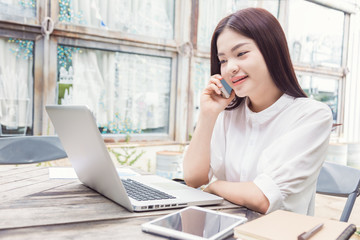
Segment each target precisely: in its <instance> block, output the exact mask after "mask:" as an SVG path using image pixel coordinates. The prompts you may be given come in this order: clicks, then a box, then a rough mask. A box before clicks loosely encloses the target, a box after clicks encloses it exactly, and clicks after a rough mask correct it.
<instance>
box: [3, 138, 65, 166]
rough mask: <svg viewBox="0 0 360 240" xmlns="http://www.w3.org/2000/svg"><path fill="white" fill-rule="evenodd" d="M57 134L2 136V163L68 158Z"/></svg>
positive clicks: (24, 162)
mask: <svg viewBox="0 0 360 240" xmlns="http://www.w3.org/2000/svg"><path fill="white" fill-rule="evenodd" d="M66 157H67V155H66V152H65V150H64V149H63V147H62V145H61V142H60V140H59V138H58V137H56V136H22V137H5V138H0V164H30V163H40V162H47V161H51V160H56V159H61V158H66Z"/></svg>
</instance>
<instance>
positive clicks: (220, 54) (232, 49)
mask: <svg viewBox="0 0 360 240" xmlns="http://www.w3.org/2000/svg"><path fill="white" fill-rule="evenodd" d="M246 44H249V43H247V42H245V43H239V44H236V45H235V46H234V47H232V48H231V50H230V51H231V52H233V51H235V50H236V49H238V48H239V47H242V46H244V45H246ZM217 55H218V56H222V55H225V54H224V53H218V54H217Z"/></svg>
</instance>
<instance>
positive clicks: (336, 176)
mask: <svg viewBox="0 0 360 240" xmlns="http://www.w3.org/2000/svg"><path fill="white" fill-rule="evenodd" d="M316 192H317V193H319V194H325V195H331V196H337V197H346V198H347V201H346V204H345V207H344V209H343V211H342V214H341V217H340V221H342V222H347V221H348V220H349V217H350V214H351V211H352V209H353V206H354V203H355V200H356V198H357V197H358V196H359V194H360V169H356V168H352V167H347V166H343V165H339V164H335V163H330V162H325V163H324V165H323V167H322V168H321V171H320V175H319V178H318V182H317V186H316Z"/></svg>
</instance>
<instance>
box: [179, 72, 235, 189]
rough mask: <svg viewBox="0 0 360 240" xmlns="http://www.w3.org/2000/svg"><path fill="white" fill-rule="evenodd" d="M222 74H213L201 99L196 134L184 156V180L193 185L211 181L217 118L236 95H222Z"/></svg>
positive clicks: (197, 185)
mask: <svg viewBox="0 0 360 240" xmlns="http://www.w3.org/2000/svg"><path fill="white" fill-rule="evenodd" d="M220 80H221V76H220V75H218V74H217V75H214V76H211V78H210V81H209V84H208V85H207V87H206V88H205V89H204V91H203V93H202V95H201V99H200V115H199V119H198V122H197V125H196V129H195V132H194V135H193V137H192V139H191V142H190V145H189V148H188V150H187V152H186V154H185V157H184V163H183V168H184V180H185V182H186V184H187V185H189V186H191V187H200V186H201V185H204V184H207V183H208V182H209V179H208V173H209V170H210V141H211V136H212V132H213V129H214V125H215V122H216V119H217V117H218V115H219V114H220V112H221V111H223V110H224V109H225V107H226V106H227V105H229V103H230V102H231V100H232V99H233V98H234V97H235V93H234V91H233V92H232V93H231V97H230V98H228V99H226V98H223V97H221V95H220V94H221V91H220V90H219V88H220V87H222V85H221V83H220Z"/></svg>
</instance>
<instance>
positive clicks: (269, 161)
mask: <svg viewBox="0 0 360 240" xmlns="http://www.w3.org/2000/svg"><path fill="white" fill-rule="evenodd" d="M211 75H212V76H211V77H210V80H209V83H208V85H207V86H206V88H205V90H204V91H203V93H202V96H201V103H200V115H199V119H198V122H197V126H196V129H195V132H194V135H193V138H192V140H191V142H190V145H189V148H188V150H187V153H186V155H185V159H184V178H185V181H186V183H187V184H188V185H189V186H192V187H200V186H202V185H204V184H208V183H209V182H210V180H212V177H213V176H215V177H216V178H215V179H216V180H215V181H212V182H211V183H210V184H209V185H208V186H207V188H206V189H205V191H207V192H210V193H214V194H217V195H219V196H221V197H223V198H225V199H227V200H228V201H231V202H233V203H236V204H239V205H242V206H245V207H247V208H249V209H252V210H255V211H258V212H261V213H269V212H271V211H274V210H276V209H286V210H289V211H294V212H298V213H303V214H309V215H312V214H313V211H314V198H315V190H316V180H317V177H318V174H319V171H320V168H321V166H322V163H323V161H324V157H325V154H326V149H327V146H328V142H329V136H330V132H331V127H332V113H331V110H330V108H329V107H328V106H327V105H325V104H323V103H321V102H318V101H315V100H312V99H310V98H307V97H306V94H305V93H304V92H303V91H302V89H301V87H300V85H299V83H298V81H297V79H296V75H295V72H294V68H293V66H292V63H291V60H290V55H289V50H288V47H287V42H286V38H285V34H284V32H283V31H282V28H281V26H280V24H279V22H278V21H277V19H276V18H275V17H274V16H272V15H271V14H270V13H269V12H268V11H266V10H264V9H259V8H248V9H244V10H240V11H238V12H236V13H234V14H231V15H230V16H228V17H226V18H224V19H223V20H221V21H220V23H219V24H218V26H217V27H216V29H215V32H214V34H213V37H212V42H211ZM221 79H224V80H225V81H226V82H227V83H228V84H229V85H230V87H231V88H232V89H233V91H232V93H231V95H230V98H228V99H227V98H224V97H222V96H221V91H220V88H221V87H222V84H221V82H220V80H221Z"/></svg>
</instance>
